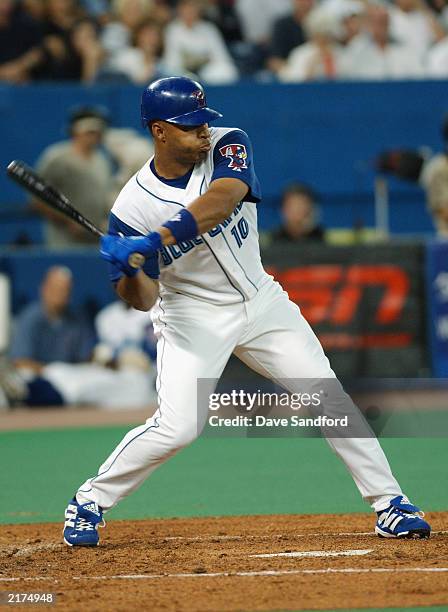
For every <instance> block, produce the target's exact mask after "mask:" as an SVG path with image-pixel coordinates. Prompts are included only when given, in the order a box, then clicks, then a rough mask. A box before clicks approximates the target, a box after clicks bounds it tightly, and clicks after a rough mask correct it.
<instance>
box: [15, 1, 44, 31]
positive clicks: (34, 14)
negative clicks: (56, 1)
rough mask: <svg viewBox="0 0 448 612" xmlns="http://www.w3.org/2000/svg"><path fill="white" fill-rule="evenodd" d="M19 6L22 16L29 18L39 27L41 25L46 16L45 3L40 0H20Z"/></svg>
mask: <svg viewBox="0 0 448 612" xmlns="http://www.w3.org/2000/svg"><path fill="white" fill-rule="evenodd" d="M20 6H21V9H22V11H23V14H24V15H27V16H28V17H31V19H33V20H34V21H35V22H36V23H37V24H39V25H41V24H43V22H44V21H45V18H46V15H47V10H46V6H45V2H43V1H42V0H22V2H21V3H20Z"/></svg>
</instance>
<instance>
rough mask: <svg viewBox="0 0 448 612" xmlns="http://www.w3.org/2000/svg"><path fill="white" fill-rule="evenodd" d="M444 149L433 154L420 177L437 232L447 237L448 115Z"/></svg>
mask: <svg viewBox="0 0 448 612" xmlns="http://www.w3.org/2000/svg"><path fill="white" fill-rule="evenodd" d="M442 133H443V138H444V141H445V151H444V152H443V153H440V154H439V155H435V156H434V157H433V158H432V159H431V160H430V161H429V162H427V163H426V164H425V166H424V167H423V172H422V175H421V178H420V182H421V184H422V186H423V187H424V188H425V190H426V199H427V204H428V208H429V211H430V213H431V215H432V217H433V221H434V225H435V227H436V230H437V233H438V234H439V235H440V236H443V237H445V238H447V237H448V115H447V116H446V117H445V121H444V123H443V126H442Z"/></svg>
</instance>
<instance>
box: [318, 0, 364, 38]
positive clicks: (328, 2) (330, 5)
mask: <svg viewBox="0 0 448 612" xmlns="http://www.w3.org/2000/svg"><path fill="white" fill-rule="evenodd" d="M322 6H323V7H325V10H328V11H330V12H333V14H334V15H335V17H336V18H337V20H338V22H339V25H340V33H339V42H340V43H341V44H342V45H344V46H347V45H348V44H349V43H351V42H352V40H354V39H355V38H356V37H357V36H359V35H360V34H361V33H362V31H363V27H364V20H365V11H366V5H365V3H364V2H360V1H359V0H324V2H323V5H322Z"/></svg>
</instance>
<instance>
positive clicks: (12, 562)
mask: <svg viewBox="0 0 448 612" xmlns="http://www.w3.org/2000/svg"><path fill="white" fill-rule="evenodd" d="M428 517H429V520H430V522H431V523H432V526H433V529H434V531H435V533H434V534H433V536H432V537H431V539H430V540H402V541H396V540H382V539H379V538H377V537H376V536H375V535H373V534H372V520H373V517H372V515H371V514H369V515H364V514H355V515H353V514H352V515H345V516H344V515H317V516H316V515H300V516H284V515H282V516H246V517H230V518H229V517H227V518H207V519H202V518H201V519H199V518H195V519H166V520H161V519H159V520H147V521H134V522H131V521H126V522H125V521H111V522H110V523H109V524H108V525H107V527H106V529H105V530H102V531H101V546H100V547H99V548H95V549H74V548H68V547H66V546H64V545H63V544H61V525H55V524H35V525H4V526H2V527H0V591H3V592H5V591H11V592H16V593H18V592H24V591H25V592H53V593H56V594H57V602H56V603H57V605H56V607H57V608H58V609H64V610H78V609H80V608H81V606H83V607H87V608H90V609H93V610H114V611H123V612H124V611H128V610H130V609H137V607H143V609H148V610H154V611H158V610H161V611H162V610H163V611H171V610H177V611H198V612H199V611H218V610H219V611H237V610H280V609H282V610H299V609H316V610H318V609H328V608H330V609H337V608H351V607H365V608H367V607H401V608H404V607H407V606H420V605H421V606H429V605H443V604H448V531H446V530H447V529H448V527H447V525H448V521H447V519H448V513H428ZM279 553H280V554H282V555H286V556H263V557H260V556H257V555H278V554H279ZM293 553H296V555H295V556H294V555H293ZM300 553H301V554H300ZM299 554H300V556H299Z"/></svg>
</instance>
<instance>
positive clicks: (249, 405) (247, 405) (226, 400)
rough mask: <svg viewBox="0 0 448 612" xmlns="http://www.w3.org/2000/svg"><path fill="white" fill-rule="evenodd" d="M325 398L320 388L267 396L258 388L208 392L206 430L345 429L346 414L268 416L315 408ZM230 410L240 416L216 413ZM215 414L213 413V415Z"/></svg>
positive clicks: (346, 425)
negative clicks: (241, 428) (335, 415)
mask: <svg viewBox="0 0 448 612" xmlns="http://www.w3.org/2000/svg"><path fill="white" fill-rule="evenodd" d="M323 396H325V391H324V390H323V389H321V390H319V391H315V392H314V393H307V392H303V393H299V392H297V393H296V392H293V393H287V392H280V393H275V392H273V393H271V392H264V391H261V390H260V389H258V390H257V391H255V392H250V391H245V390H244V389H239V390H236V389H233V390H232V391H230V392H229V393H211V394H210V395H209V401H208V408H209V410H210V412H211V413H212V414H210V416H209V417H208V424H209V426H210V427H231V428H233V427H263V428H269V427H274V428H275V427H281V428H288V427H323V426H326V427H335V426H337V427H348V415H345V416H342V417H334V418H331V417H330V416H327V415H325V414H319V415H317V416H312V417H305V416H299V415H298V414H284V412H285V411H284V410H282V411H281V413H280V414H279V415H275V414H271V410H272V409H273V408H277V409H278V408H283V409H285V408H286V409H287V410H288V409H289V410H291V411H293V412H297V411H299V410H301V409H302V408H311V409H317V408H319V407H321V405H322V398H323ZM226 408H233V409H235V410H237V411H238V412H240V411H243V412H244V413H245V414H244V413H243V414H236V415H234V416H222V415H220V414H218V412H219V411H222V409H226ZM265 408H269V410H270V414H269V416H267V415H266V414H256V412H259V411H260V409H265ZM214 412H215V414H213V413H214Z"/></svg>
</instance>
